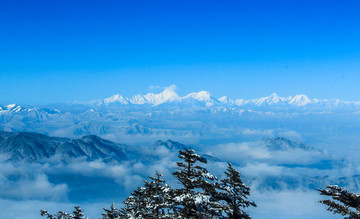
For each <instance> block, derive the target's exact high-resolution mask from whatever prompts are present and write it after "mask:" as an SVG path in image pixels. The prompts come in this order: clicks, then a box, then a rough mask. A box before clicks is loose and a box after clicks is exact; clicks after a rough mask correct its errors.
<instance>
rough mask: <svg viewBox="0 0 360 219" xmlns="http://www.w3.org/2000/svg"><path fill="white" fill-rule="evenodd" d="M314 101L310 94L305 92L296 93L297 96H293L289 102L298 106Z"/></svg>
mask: <svg viewBox="0 0 360 219" xmlns="http://www.w3.org/2000/svg"><path fill="white" fill-rule="evenodd" d="M311 102H312V101H311V100H310V98H309V97H308V96H306V95H305V94H301V95H296V96H295V97H293V98H291V99H290V101H289V103H290V104H294V105H296V106H305V105H306V104H309V103H311Z"/></svg>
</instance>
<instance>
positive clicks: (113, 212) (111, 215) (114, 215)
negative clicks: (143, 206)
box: [101, 203, 124, 219]
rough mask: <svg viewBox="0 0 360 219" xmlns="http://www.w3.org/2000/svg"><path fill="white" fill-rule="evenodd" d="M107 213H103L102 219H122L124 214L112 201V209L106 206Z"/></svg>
mask: <svg viewBox="0 0 360 219" xmlns="http://www.w3.org/2000/svg"><path fill="white" fill-rule="evenodd" d="M104 211H105V213H102V214H101V215H102V216H103V217H102V218H101V219H122V218H124V215H123V214H122V213H121V212H120V210H119V209H117V208H116V207H115V204H114V203H112V204H111V206H110V209H106V208H104Z"/></svg>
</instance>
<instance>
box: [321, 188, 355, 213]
mask: <svg viewBox="0 0 360 219" xmlns="http://www.w3.org/2000/svg"><path fill="white" fill-rule="evenodd" d="M326 188H327V189H317V190H318V191H320V195H326V196H330V197H331V198H333V199H334V200H336V201H333V200H329V199H326V200H322V201H319V203H322V204H324V205H327V206H328V208H327V210H328V211H331V212H333V213H334V214H341V215H342V216H347V217H345V218H349V219H355V218H356V219H359V218H360V194H358V193H351V192H349V191H347V190H346V189H343V188H341V187H339V186H336V185H329V186H326Z"/></svg>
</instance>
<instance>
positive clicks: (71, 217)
mask: <svg viewBox="0 0 360 219" xmlns="http://www.w3.org/2000/svg"><path fill="white" fill-rule="evenodd" d="M74 208H75V211H73V214H68V213H66V212H63V211H59V212H58V213H56V214H54V215H52V214H50V213H49V212H48V211H46V210H41V211H40V215H41V216H46V217H47V218H49V219H88V218H87V217H85V215H84V213H83V210H82V209H81V208H80V207H79V206H75V207H74Z"/></svg>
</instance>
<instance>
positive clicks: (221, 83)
mask: <svg viewBox="0 0 360 219" xmlns="http://www.w3.org/2000/svg"><path fill="white" fill-rule="evenodd" d="M170 84H176V85H177V87H178V93H179V94H180V95H183V94H186V93H188V92H192V91H199V90H208V91H210V92H211V93H212V94H213V95H215V96H216V97H221V96H223V95H227V96H230V97H232V98H236V97H239V98H240V97H241V98H255V97H260V96H265V95H269V94H271V93H272V92H277V93H278V94H279V95H281V96H289V95H295V94H300V93H305V94H307V95H309V96H310V97H317V98H330V99H331V98H340V99H346V100H360V1H358V0H354V1H346V0H344V1H329V0H326V1H325V0H324V1H320V0H319V1H306V0H299V1H296V0H294V1H293V0H291V1H290V0H287V1H256V0H248V1H242V0H239V1H226V0H225V1H209V0H207V1H198V0H197V1H180V0H166V1H137V0H131V1H89V0H86V1H85V0H84V1H73V0H71V1H66V0H62V1H60V0H58V1H56V0H43V1H31V0H23V1H21V0H17V1H14V0H2V1H1V2H0V104H8V103H19V104H31V103H34V104H43V103H55V102H65V101H73V100H91V99H98V98H105V97H108V96H111V95H112V94H115V93H120V94H123V95H125V96H130V95H133V94H137V93H147V92H150V91H152V90H151V89H149V86H150V85H153V86H160V87H164V86H169V85H170Z"/></svg>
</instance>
